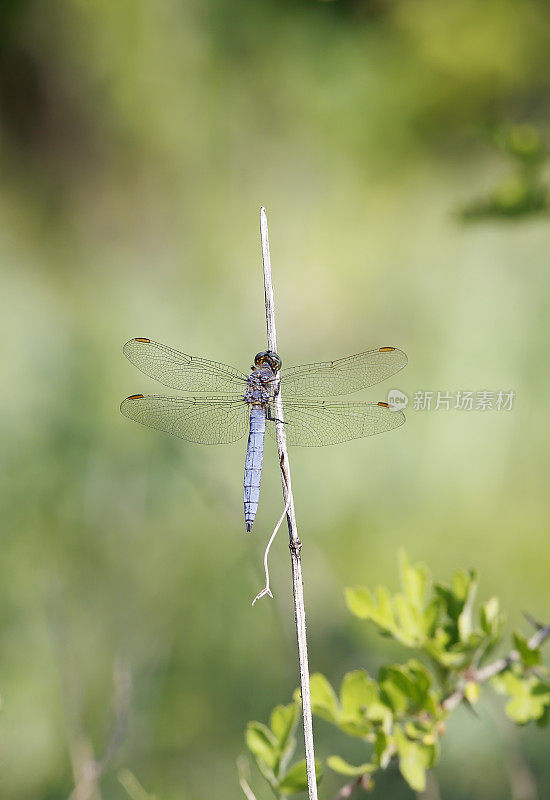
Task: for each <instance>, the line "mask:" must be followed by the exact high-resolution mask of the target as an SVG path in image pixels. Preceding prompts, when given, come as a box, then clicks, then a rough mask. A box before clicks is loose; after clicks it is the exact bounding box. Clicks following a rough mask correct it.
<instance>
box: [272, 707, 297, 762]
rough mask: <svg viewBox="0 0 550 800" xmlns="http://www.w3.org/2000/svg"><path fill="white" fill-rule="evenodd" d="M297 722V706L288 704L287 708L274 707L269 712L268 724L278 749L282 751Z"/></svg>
mask: <svg viewBox="0 0 550 800" xmlns="http://www.w3.org/2000/svg"><path fill="white" fill-rule="evenodd" d="M297 721H298V706H297V704H296V703H289V704H288V705H287V706H283V705H279V706H275V708H274V709H273V711H272V712H271V718H270V721H269V724H270V725H271V730H272V731H273V733H274V735H275V738H276V739H277V742H278V744H279V749H281V750H284V748H285V746H286V744H287V742H288V739H289V737H290V736H291V734H292V731H293V730H294V726H295V725H296V722H297Z"/></svg>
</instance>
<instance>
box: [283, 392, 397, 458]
mask: <svg viewBox="0 0 550 800" xmlns="http://www.w3.org/2000/svg"><path fill="white" fill-rule="evenodd" d="M283 409H284V421H285V430H286V438H287V442H288V444H291V445H301V446H303V447H319V446H321V445H326V444H339V443H340V442H347V441H349V440H350V439H360V438H361V437H362V436H372V435H373V434H375V433H383V432H384V431H391V430H393V428H398V427H399V426H400V425H402V424H403V423H404V422H405V416H404V414H403V413H402V412H401V411H393V410H392V409H391V408H390V407H389V406H388V405H387V403H331V402H324V401H322V400H319V401H318V402H316V401H311V402H309V401H307V400H304V401H303V402H302V401H299V402H293V401H284V402H283ZM267 430H268V431H269V433H270V434H271V435H272V436H275V423H274V422H272V423H271V424H269V425H268V426H267Z"/></svg>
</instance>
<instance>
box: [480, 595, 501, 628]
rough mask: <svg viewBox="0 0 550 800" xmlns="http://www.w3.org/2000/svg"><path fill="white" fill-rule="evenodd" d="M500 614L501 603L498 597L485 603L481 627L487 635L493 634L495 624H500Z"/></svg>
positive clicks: (481, 611) (482, 607)
mask: <svg viewBox="0 0 550 800" xmlns="http://www.w3.org/2000/svg"><path fill="white" fill-rule="evenodd" d="M499 614H500V603H499V599H498V597H491V599H490V600H487V602H486V603H483V605H482V606H481V610H480V620H481V627H482V629H483V631H484V632H485V633H493V632H494V630H495V623H496V622H498V618H499Z"/></svg>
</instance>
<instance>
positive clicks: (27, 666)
mask: <svg viewBox="0 0 550 800" xmlns="http://www.w3.org/2000/svg"><path fill="white" fill-rule="evenodd" d="M549 44H550V7H549V6H548V4H547V3H546V2H545V0H521V1H520V0H451V1H450V2H439V1H438V0H334V2H317V0H299V1H298V2H294V3H291V2H288V0H264V2H263V3H259V2H250V0H248V2H245V1H244V0H217V2H213V1H212V0H159V1H158V2H154V1H153V0H149V2H147V1H146V0H134V2H128V0H119V2H107V0H91V1H90V2H82V0H61V2H58V3H46V2H43V0H19V2H18V1H17V0H10V2H4V3H3V4H2V7H1V11H0V117H1V125H0V142H1V166H2V189H1V195H0V269H1V271H2V275H1V292H0V312H1V313H0V330H1V333H2V337H1V342H2V344H1V352H2V378H3V381H2V382H3V386H4V391H3V392H2V400H1V403H2V408H1V413H2V443H1V453H0V459H1V463H2V497H1V504H2V505H1V508H0V511H1V520H2V544H1V552H2V557H1V559H0V570H1V575H0V577H1V580H0V592H1V600H0V613H1V626H0V636H1V646H0V692H1V694H2V699H3V706H2V710H1V712H0V718H1V728H2V734H1V764H0V770H1V785H2V789H1V795H2V797H3V798H9V799H10V800H34V798H37V800H38V798H40V800H62V799H63V798H68V796H69V795H70V794H71V792H72V790H73V788H74V778H73V772H74V770H76V771H77V772H78V770H79V769H81V767H82V764H83V763H85V762H86V759H87V758H88V757H89V754H90V748H93V750H94V752H95V754H96V756H98V757H99V756H100V755H101V753H102V752H103V751H104V749H105V747H106V743H107V740H108V738H109V731H110V728H111V722H112V716H113V712H112V698H113V678H112V676H113V669H114V667H115V672H116V675H118V676H119V679H118V684H119V690H120V691H122V690H124V684H125V681H126V680H127V672H128V671H129V672H130V673H131V678H132V685H133V689H132V699H131V705H130V710H129V719H128V728H127V732H126V734H125V735H124V738H123V741H122V743H121V746H120V748H119V749H118V750H117V752H116V754H115V756H114V758H113V760H112V762H111V763H110V766H109V769H108V770H107V772H106V774H105V777H104V779H103V780H102V783H101V795H102V797H103V798H104V799H105V800H111V798H112V800H122V798H124V797H127V794H126V792H125V790H124V789H123V788H122V786H121V785H120V783H119V781H118V780H117V771H118V770H119V769H121V768H128V769H130V770H131V771H132V772H133V773H134V774H135V775H136V776H137V778H138V779H139V780H140V781H141V783H142V784H143V786H145V787H146V788H147V790H148V791H150V792H154V793H155V794H156V795H158V797H159V798H161V800H188V799H191V798H192V799H193V800H195V798H198V799H199V800H202V798H209V799H210V798H212V797H216V798H222V797H223V798H225V799H226V800H236V799H237V798H239V797H241V792H240V789H239V786H238V782H237V772H236V768H235V760H236V758H237V757H238V755H239V754H240V753H242V752H244V749H245V748H244V740H243V731H244V727H245V724H246V722H247V721H248V720H249V719H264V718H265V717H266V715H267V713H268V711H269V710H270V709H271V708H272V707H273V705H275V704H276V703H277V702H287V701H288V700H289V699H290V696H291V693H292V691H293V689H294V688H295V686H296V685H297V680H298V677H297V666H296V654H295V644H294V641H295V633H294V621H293V614H292V606H291V600H290V578H289V556H288V547H287V543H286V542H285V535H281V536H280V537H279V540H278V541H277V542H276V545H275V548H274V550H273V554H272V562H271V563H272V584H273V589H274V591H275V599H274V601H268V600H264V601H262V602H260V603H259V604H258V605H257V606H256V607H255V608H254V609H252V608H251V607H250V600H251V598H252V597H253V596H254V594H255V593H256V592H257V591H258V589H259V588H260V587H261V585H262V580H263V575H262V566H261V559H262V554H263V547H264V544H265V541H266V538H267V536H268V534H269V533H270V531H271V529H272V526H273V524H274V521H275V520H276V519H277V518H278V516H279V514H280V512H281V488H280V480H279V475H278V468H277V463H276V457H275V451H274V449H269V448H268V451H267V454H266V465H265V472H264V477H263V486H262V498H261V506H260V511H259V515H258V517H257V521H256V524H255V532H254V534H253V535H252V536H245V535H244V532H243V530H244V526H243V510H242V472H243V461H244V447H245V441H242V442H239V443H237V444H234V445H229V446H226V447H219V448H208V447H204V448H201V447H199V446H195V445H192V444H187V443H184V442H181V441H179V440H176V439H174V440H172V439H171V438H170V437H167V436H165V435H162V434H160V433H155V432H154V431H151V430H148V429H144V428H141V427H138V426H137V425H133V424H131V423H130V422H129V421H128V420H126V419H124V418H123V417H122V416H121V415H120V414H119V412H118V405H119V402H120V400H121V399H122V398H123V397H125V396H126V395H128V394H130V393H134V392H146V393H147V392H148V393H151V392H153V393H154V392H155V391H157V392H158V391H159V387H158V386H155V385H154V384H153V382H152V381H151V380H149V379H148V378H146V377H145V376H144V375H142V374H141V373H139V372H138V371H137V370H135V369H134V368H133V367H132V366H131V365H130V364H129V363H128V362H127V361H126V360H125V359H124V358H123V356H122V354H121V347H122V344H123V343H124V342H125V341H126V340H127V339H129V338H131V337H133V336H146V337H150V338H152V339H155V340H157V341H160V342H164V343H166V344H168V345H171V346H173V347H176V348H179V349H182V350H184V351H185V352H188V353H192V354H197V355H202V356H204V357H206V358H213V359H216V360H220V361H223V362H226V363H230V364H234V365H235V366H237V367H240V368H242V369H244V370H246V369H247V368H248V366H249V364H250V359H251V357H252V356H253V355H254V353H256V352H257V351H258V350H260V349H263V348H264V346H265V320H264V309H263V286H262V276H261V259H260V247H259V232H258V214H259V207H260V205H261V204H265V205H266V207H267V209H268V213H269V221H270V235H271V250H272V260H273V269H274V282H275V291H276V307H277V324H278V334H279V351H280V353H281V356H282V358H283V361H284V362H285V363H286V364H287V365H290V364H293V363H300V362H303V361H305V362H307V361H310V360H313V361H315V360H323V359H326V358H337V357H340V356H343V355H347V354H349V353H353V352H357V351H359V350H363V349H369V348H373V347H378V346H383V345H395V346H398V347H401V348H402V349H404V350H405V351H406V352H407V353H408V355H409V365H408V367H407V369H406V370H405V371H404V372H403V373H402V374H400V375H399V376H397V379H396V381H395V382H394V383H391V382H390V383H389V384H388V385H382V386H380V387H376V388H375V389H374V390H371V391H369V392H368V394H367V393H365V395H364V396H365V399H366V398H367V397H368V398H369V399H373V400H383V399H385V397H386V393H387V390H388V389H390V388H399V389H401V390H402V391H404V392H407V393H408V394H409V395H410V396H411V397H412V395H413V393H414V392H415V391H428V390H432V391H438V390H440V391H453V392H454V391H457V390H474V391H482V390H495V391H498V390H501V389H502V390H510V389H512V390H514V391H515V392H516V393H517V401H516V405H515V407H514V410H513V411H512V412H511V413H505V412H490V413H480V412H469V413H466V412H458V411H449V412H446V411H438V412H434V411H432V412H418V411H414V410H412V409H411V410H410V411H409V412H408V419H407V423H406V425H405V426H404V427H403V428H401V429H400V430H399V431H397V432H394V433H391V434H387V435H384V436H380V437H374V438H372V439H368V440H363V441H355V442H351V443H349V444H346V445H342V446H340V447H335V448H326V449H323V450H319V451H318V452H314V451H312V450H308V449H303V450H299V449H298V450H296V451H295V452H293V453H292V454H291V458H292V475H293V485H294V492H295V495H296V506H297V514H298V521H299V526H300V534H301V538H302V540H303V542H304V549H303V558H304V573H305V591H306V603H307V610H308V624H309V643H310V662H311V667H312V669H313V670H321V671H323V672H324V673H325V674H326V675H327V677H329V679H331V680H332V681H333V682H334V683H339V681H340V679H341V677H342V674H343V673H344V671H345V670H347V669H351V668H355V667H359V666H364V667H367V668H369V669H376V668H377V666H378V665H380V664H381V663H382V662H383V661H384V660H386V661H387V660H399V659H405V658H406V657H407V656H406V654H405V653H402V652H401V651H400V650H399V649H398V648H397V647H392V646H390V645H388V644H387V643H385V642H384V640H381V639H380V638H379V637H377V636H376V635H375V634H374V633H373V632H369V630H368V628H366V627H365V626H364V625H361V624H360V623H359V622H358V621H354V620H352V619H351V617H350V615H349V614H348V613H347V611H346V609H345V606H344V601H343V592H342V589H343V587H344V586H346V585H351V584H355V583H364V584H367V585H370V586H374V585H376V584H377V583H378V582H383V583H387V584H389V585H390V587H395V586H396V581H397V577H396V576H397V566H396V564H397V550H398V547H399V546H405V548H406V549H407V551H408V552H409V555H410V557H411V558H412V559H413V560H419V559H423V560H425V561H426V562H427V563H428V564H429V565H430V567H431V568H432V569H433V571H434V573H435V574H436V576H437V577H439V578H440V579H441V580H448V578H449V577H450V574H451V571H452V569H453V568H455V567H458V566H464V567H469V566H473V567H476V568H478V569H479V570H480V571H481V575H482V582H481V593H482V596H483V597H485V598H486V597H489V596H490V595H491V594H498V595H499V596H500V597H501V599H502V601H503V604H504V607H505V608H508V609H510V627H513V626H524V628H526V623H524V622H523V621H522V617H521V611H522V610H527V611H529V612H530V613H532V614H533V615H534V616H538V617H540V618H544V619H545V621H546V622H547V621H548V612H549V608H548V559H549V557H550V543H549V540H548V521H547V517H548V475H549V470H548V468H549V464H548V452H549V444H550V427H549V425H548V421H547V410H546V402H547V398H548V394H549V389H550V382H549V377H548V376H549V372H548V359H549V357H550V348H549V345H548V335H549V332H550V331H549V322H548V303H549V301H550V282H549V277H548V252H549V248H550V229H549V225H548V217H547V215H546V213H545V212H544V206H545V200H544V189H540V186H541V185H542V184H540V185H539V183H537V181H538V182H541V181H542V182H543V181H544V179H545V177H546V173H545V169H546V167H545V164H544V161H543V160H542V157H541V158H540V160H539V161H537V163H538V164H539V166H538V167H537V169H538V172H537V175H536V177H533V176H532V175H531V173H529V170H527V172H528V173H529V174H528V175H527V177H526V178H525V174H524V173H525V170H524V172H522V169H523V168H522V167H521V164H520V165H519V166H518V163H519V162H518V161H517V159H516V160H514V157H513V154H512V156H510V154H509V153H508V154H507V153H506V152H505V151H506V148H504V149H503V148H502V147H499V146H498V141H497V143H496V146H495V134H494V132H495V130H496V131H498V130H500V126H502V125H505V126H506V125H515V124H521V125H526V124H528V125H532V126H535V127H536V128H537V129H538V130H540V131H542V134H543V136H544V131H545V129H546V127H547V125H548V122H549V118H550V95H549V89H550V70H549V68H550V47H549ZM521 130H523V132H524V133H525V137H524V138H526V140H527V145H526V147H527V150H529V148H530V147H531V144H533V141H535V145H534V149H535V150H536V149H537V147H538V144H537V143H536V135H535V133H534V132H533V131H532V130H531V128H526V129H525V128H522V129H521ZM520 138H521V135H520ZM496 140H498V136H497V137H496ZM530 142H531V144H530ZM520 149H521V148H520ZM531 150H532V148H531ZM529 152H531V151H529ZM519 159H520V161H521V154H520V157H519ZM528 160H529V158H528V157H527V161H528ZM535 160H537V159H535ZM524 161H525V159H524ZM522 163H523V162H522ZM518 176H519V177H518ZM522 176H523V177H522ZM524 178H525V181H527V183H529V181H531V180H532V181H533V182H534V183H537V185H536V186H535V189H536V190H537V191H538V192H539V194H537V197H539V200H540V198H541V197H542V200H541V202H539V203H538V205H537V203H535V206H536V207H535V206H533V204H532V203H530V202H526V203H523V199H524V195H523V194H522V191H524V188H525V187H523V188H522V185H519V184H521V181H522V180H523V179H524ZM518 181H519V184H518ZM518 185H519V188H518ZM495 187H496V189H495ZM499 187H501V189H502V191H501V189H499ZM502 187H504V188H502ZM530 187H531V188H532V186H531V184H529V186H527V190H526V191H528V190H529V188H530ZM539 189H540V191H539ZM495 191H496V195H498V197H499V198H500V200H499V203H500V204H499V203H496V206H495V203H494V202H493V200H492V199H491V198H493V194H494V192H495ZM524 194H525V192H524ZM479 198H481V200H479ZM500 201H502V202H500ZM472 203H473V204H474V211H475V209H476V208H477V209H478V210H479V208H480V207H481V208H482V210H483V209H484V208H489V207H490V206H491V204H492V205H493V206H495V208H496V211H495V208H492V210H493V211H495V213H487V214H484V213H481V214H480V215H478V216H476V214H471V215H470V217H472V216H474V217H476V220H477V221H476V222H475V223H474V222H471V223H470V224H466V222H464V221H461V219H460V214H459V213H457V212H460V210H461V209H464V208H466V207H468V206H469V205H471V204H472ZM499 209H500V211H502V213H500V212H499ZM489 210H491V209H489ZM516 211H517V213H515V212H516ZM534 211H538V213H534ZM508 212H509V213H508ZM531 212H533V213H531ZM464 216H468V214H465V215H464ZM512 218H513V219H512ZM160 393H162V391H161V392H160ZM124 664H126V665H127V667H121V665H124ZM117 665H118V666H117ZM117 670H118V671H117ZM121 670H122V676H123V679H122V680H121V679H120V674H121ZM121 687H122V689H121ZM499 709H500V702H495V705H494V707H493V706H491V705H490V704H488V705H485V706H484V707H483V708H482V709H481V711H480V716H479V718H478V719H475V718H474V717H472V716H471V715H468V714H467V713H465V712H462V711H459V712H457V714H456V715H455V718H453V719H452V721H451V724H450V726H449V731H448V734H447V737H446V740H445V743H444V751H443V759H442V762H441V764H440V766H439V767H438V769H437V776H438V780H439V783H440V793H441V797H442V798H443V800H459V799H460V800H462V799H464V798H469V799H471V800H477V798H483V800H505V799H506V798H512V799H513V800H535V798H547V797H549V796H550V765H549V762H548V739H547V738H546V739H545V738H544V737H545V734H544V733H541V732H538V731H536V730H533V731H532V730H531V729H525V730H523V729H521V730H520V729H517V730H516V729H513V728H512V727H511V726H510V724H509V723H507V722H505V721H504V720H503V718H502V714H501V712H500V710H499ZM316 731H317V746H318V750H319V754H320V755H325V756H326V755H328V754H329V753H330V752H334V750H335V749H339V751H340V752H341V753H342V755H345V748H346V746H347V743H346V742H341V741H340V740H339V739H335V738H333V735H334V734H333V733H332V732H331V730H330V729H329V726H328V725H325V724H324V723H322V722H320V723H318V724H317V726H316ZM348 752H349V751H348ZM350 757H351V754H350ZM336 786H337V783H336V782H335V780H334V778H333V777H331V776H327V778H326V781H325V783H324V786H323V789H322V797H324V798H330V797H333V796H334V794H335V792H336V788H335V787H336ZM536 786H538V789H537V788H536ZM255 788H256V790H257V794H258V798H259V799H260V800H264V798H267V797H268V796H269V795H268V794H267V789H265V788H264V787H263V786H262V785H261V783H260V781H259V779H258V780H257V781H255ZM412 796H413V793H412V792H411V791H410V790H409V789H408V787H406V786H405V785H404V783H403V781H402V780H401V778H400V777H399V776H398V775H397V773H394V772H391V773H388V774H387V775H385V776H384V777H383V779H382V780H381V781H380V782H379V783H378V785H377V788H376V790H375V793H374V797H380V798H384V797H385V798H389V797H391V798H395V800H401V799H403V800H405V799H406V798H411V797H412ZM431 800H435V797H432V798H431Z"/></svg>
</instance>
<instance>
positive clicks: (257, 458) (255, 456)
mask: <svg viewBox="0 0 550 800" xmlns="http://www.w3.org/2000/svg"><path fill="white" fill-rule="evenodd" d="M264 438H265V409H264V407H263V406H261V405H253V406H251V408H250V433H249V434H248V447H247V450H246V461H245V465H244V521H245V524H246V530H247V531H250V530H252V523H253V522H254V518H255V516H256V512H257V510H258V503H259V502H260V482H261V480H262V464H263V460H264Z"/></svg>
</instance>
